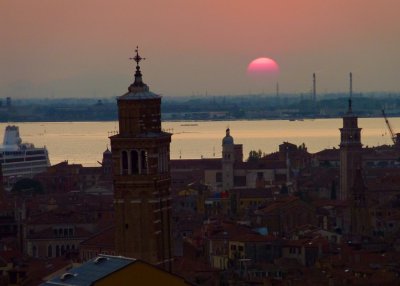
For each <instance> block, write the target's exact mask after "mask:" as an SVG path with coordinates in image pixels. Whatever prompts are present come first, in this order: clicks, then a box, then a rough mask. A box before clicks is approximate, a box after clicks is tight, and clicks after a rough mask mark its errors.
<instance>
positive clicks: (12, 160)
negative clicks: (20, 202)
mask: <svg viewBox="0 0 400 286" xmlns="http://www.w3.org/2000/svg"><path fill="white" fill-rule="evenodd" d="M0 164H1V167H2V173H3V181H4V182H3V183H4V185H5V186H8V187H10V186H11V185H12V184H14V183H15V182H16V181H18V180H19V179H20V178H32V177H33V176H34V175H35V174H38V173H41V172H43V171H45V170H46V169H47V167H49V166H50V161H49V156H48V152H47V149H46V147H43V148H35V146H34V145H33V144H31V143H22V140H21V137H20V136H19V128H18V126H11V125H9V126H7V127H6V130H5V132H4V139H3V145H0Z"/></svg>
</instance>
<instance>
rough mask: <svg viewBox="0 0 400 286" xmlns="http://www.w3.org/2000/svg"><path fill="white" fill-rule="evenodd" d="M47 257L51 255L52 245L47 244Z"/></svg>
mask: <svg viewBox="0 0 400 286" xmlns="http://www.w3.org/2000/svg"><path fill="white" fill-rule="evenodd" d="M47 257H53V246H52V245H49V246H48V247H47Z"/></svg>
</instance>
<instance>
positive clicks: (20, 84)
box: [0, 0, 400, 98]
mask: <svg viewBox="0 0 400 286" xmlns="http://www.w3.org/2000/svg"><path fill="white" fill-rule="evenodd" d="M399 11H400V1H398V0H217V1H216V0H143V1H138V0H113V1H109V0H29V1H27V0H0V98H4V97H7V96H10V97H12V98H35V97H38V98H65V97H99V98H100V97H114V96H119V95H122V94H123V93H125V92H126V91H127V87H128V86H129V84H130V83H131V82H132V80H133V74H134V68H135V65H134V63H133V62H132V61H129V60H128V58H129V57H132V56H134V50H135V47H136V46H137V45H138V46H139V49H140V53H141V56H142V57H146V58H147V59H146V60H145V61H143V62H142V63H141V66H142V72H143V80H144V81H145V82H146V83H147V84H148V85H149V86H150V89H151V90H152V91H153V92H157V93H159V94H161V95H164V96H184V95H186V96H191V95H200V96H201V95H206V94H207V95H240V94H258V93H274V92H275V86H276V82H279V89H280V92H282V93H299V94H300V93H308V92H310V91H311V89H312V73H313V72H315V73H316V76H317V92H318V93H319V94H323V93H330V92H346V91H347V90H348V86H349V80H348V74H349V72H350V71H351V72H353V87H354V90H355V91H356V92H374V91H384V92H399V91H400V54H399V53H400V36H399V35H400V18H399V16H398V13H399ZM258 57H268V58H271V59H273V60H275V61H276V62H277V63H278V65H279V69H280V72H279V75H277V76H276V77H275V78H274V79H273V80H271V79H270V78H267V79H265V80H260V79H257V80H255V79H254V78H251V77H249V76H248V75H247V74H246V68H247V65H248V64H249V63H250V62H251V61H252V60H254V59H256V58H258ZM275 81H276V82H275Z"/></svg>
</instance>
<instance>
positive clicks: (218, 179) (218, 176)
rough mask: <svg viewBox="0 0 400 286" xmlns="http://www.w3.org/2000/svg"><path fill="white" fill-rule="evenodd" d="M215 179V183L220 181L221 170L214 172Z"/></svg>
mask: <svg viewBox="0 0 400 286" xmlns="http://www.w3.org/2000/svg"><path fill="white" fill-rule="evenodd" d="M215 181H216V182H217V183H222V173H221V172H217V173H216V174H215Z"/></svg>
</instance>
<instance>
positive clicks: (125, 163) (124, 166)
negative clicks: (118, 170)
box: [121, 151, 128, 175]
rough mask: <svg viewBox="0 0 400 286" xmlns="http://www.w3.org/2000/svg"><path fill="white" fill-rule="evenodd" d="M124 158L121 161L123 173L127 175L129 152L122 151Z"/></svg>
mask: <svg viewBox="0 0 400 286" xmlns="http://www.w3.org/2000/svg"><path fill="white" fill-rule="evenodd" d="M121 155H122V158H121V163H122V166H121V167H122V174H124V175H126V174H128V152H126V151H122V154H121Z"/></svg>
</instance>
